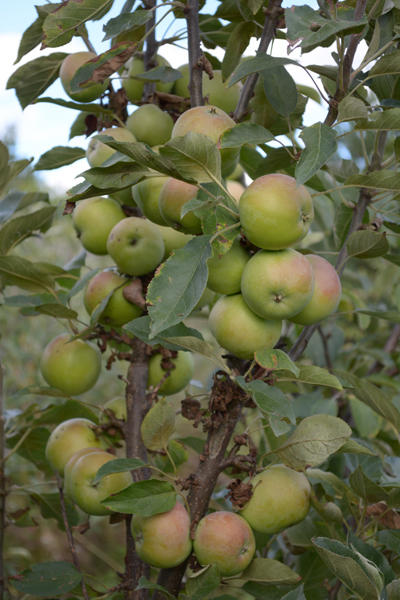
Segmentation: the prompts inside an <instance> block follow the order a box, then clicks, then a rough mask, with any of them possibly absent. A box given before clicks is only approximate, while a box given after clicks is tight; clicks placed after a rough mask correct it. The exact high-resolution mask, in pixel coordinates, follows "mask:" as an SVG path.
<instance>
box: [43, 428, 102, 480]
mask: <svg viewBox="0 0 400 600" xmlns="http://www.w3.org/2000/svg"><path fill="white" fill-rule="evenodd" d="M95 429H96V424H95V423H93V421H90V420H89V419H83V418H76V419H68V420H67V421H63V422H62V423H60V424H59V425H57V427H56V428H55V429H53V431H52V432H51V434H50V437H49V439H48V440H47V444H46V458H47V460H48V461H49V463H50V465H51V467H52V468H53V469H54V470H55V471H58V472H59V473H61V474H63V472H64V467H65V465H66V464H67V463H68V461H69V460H70V459H71V457H72V456H73V455H74V454H75V453H76V452H78V451H80V450H83V449H85V450H87V449H88V448H93V447H96V448H97V449H99V448H101V445H102V444H101V441H100V439H99V438H98V437H97V435H96V433H95Z"/></svg>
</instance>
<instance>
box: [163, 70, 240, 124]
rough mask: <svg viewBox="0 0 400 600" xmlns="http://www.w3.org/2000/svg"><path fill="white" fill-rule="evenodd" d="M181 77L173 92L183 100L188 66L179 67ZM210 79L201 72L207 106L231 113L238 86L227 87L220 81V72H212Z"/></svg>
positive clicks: (235, 102)
mask: <svg viewBox="0 0 400 600" xmlns="http://www.w3.org/2000/svg"><path fill="white" fill-rule="evenodd" d="M179 71H180V72H181V73H182V77H181V78H180V79H177V80H176V81H175V83H174V88H173V92H174V94H177V95H178V96H182V97H183V98H188V97H189V96H190V93H189V79H190V74H189V65H182V66H181V67H179ZM213 74H214V77H213V78H212V79H210V78H209V76H208V75H207V74H206V73H205V72H204V71H203V96H204V98H207V102H208V104H213V105H215V106H218V108H220V109H221V110H224V111H225V112H227V113H230V112H233V111H234V110H235V108H236V105H237V103H238V100H239V96H240V84H239V83H235V84H234V85H233V86H231V87H229V88H228V86H227V85H226V83H224V82H223V81H222V72H221V71H218V70H215V71H213Z"/></svg>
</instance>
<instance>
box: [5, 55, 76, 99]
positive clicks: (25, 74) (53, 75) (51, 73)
mask: <svg viewBox="0 0 400 600" xmlns="http://www.w3.org/2000/svg"><path fill="white" fill-rule="evenodd" d="M67 56H68V54H65V53H64V52H55V53H54V54H50V55H49V56H41V57H39V58H35V60H31V61H30V62H28V63H25V64H24V65H22V67H19V69H17V70H16V71H15V72H14V73H13V74H12V75H11V77H10V78H9V80H8V81H7V89H8V90H9V89H12V88H14V89H15V92H16V94H17V97H18V100H19V103H20V104H21V106H22V108H26V107H27V106H28V104H32V102H33V101H34V100H36V98H38V97H39V96H40V94H43V92H44V91H45V90H47V88H48V87H49V86H50V85H51V84H52V83H53V82H54V81H55V80H56V79H57V77H58V72H59V70H60V66H61V63H62V61H63V60H64V58H66V57H67Z"/></svg>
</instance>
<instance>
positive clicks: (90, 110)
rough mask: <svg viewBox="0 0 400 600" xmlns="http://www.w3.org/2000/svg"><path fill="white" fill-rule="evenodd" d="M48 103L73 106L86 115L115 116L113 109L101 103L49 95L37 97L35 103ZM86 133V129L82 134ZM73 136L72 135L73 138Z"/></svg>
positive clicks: (65, 106)
mask: <svg viewBox="0 0 400 600" xmlns="http://www.w3.org/2000/svg"><path fill="white" fill-rule="evenodd" d="M41 102H42V103H43V102H44V103H47V104H56V105H57V106H63V107H64V108H71V109H73V110H80V111H83V112H84V113H85V115H91V114H93V115H98V116H99V117H103V118H105V117H113V111H112V110H108V109H107V108H105V107H104V106H102V105H101V104H89V103H87V104H86V103H83V102H82V103H80V102H73V101H72V100H63V99H62V98H50V97H49V96H43V97H42V98H37V100H35V102H34V103H33V104H40V103H41ZM78 117H79V116H78ZM72 127H73V125H72ZM83 133H85V130H83V131H82V134H81V135H83ZM71 137H72V136H70V138H71Z"/></svg>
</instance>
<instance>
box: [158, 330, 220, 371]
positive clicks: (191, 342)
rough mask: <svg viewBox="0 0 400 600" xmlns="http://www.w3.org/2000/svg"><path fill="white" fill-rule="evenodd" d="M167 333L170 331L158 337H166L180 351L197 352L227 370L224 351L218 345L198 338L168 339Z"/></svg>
mask: <svg viewBox="0 0 400 600" xmlns="http://www.w3.org/2000/svg"><path fill="white" fill-rule="evenodd" d="M167 331H169V330H165V331H163V332H162V334H161V335H160V334H159V335H158V337H160V338H161V337H163V336H164V335H165V340H167V342H168V343H169V344H171V343H172V344H173V345H174V346H175V347H176V348H178V349H179V350H190V351H191V352H197V354H201V355H202V356H205V357H206V358H208V359H210V360H212V361H213V362H214V363H215V364H216V365H218V366H219V367H220V368H221V369H224V370H226V368H227V367H226V363H225V361H224V359H223V358H222V355H223V351H222V350H221V349H220V347H219V346H218V345H216V344H213V343H212V342H207V341H205V340H202V339H199V338H198V337H197V336H196V337H193V336H182V337H173V336H172V337H170V336H168V337H167V335H166V334H167ZM164 343H165V342H163V345H164Z"/></svg>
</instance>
